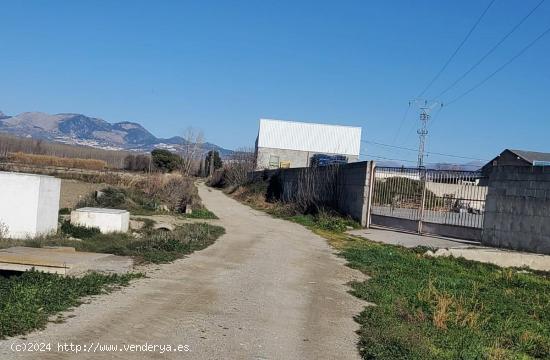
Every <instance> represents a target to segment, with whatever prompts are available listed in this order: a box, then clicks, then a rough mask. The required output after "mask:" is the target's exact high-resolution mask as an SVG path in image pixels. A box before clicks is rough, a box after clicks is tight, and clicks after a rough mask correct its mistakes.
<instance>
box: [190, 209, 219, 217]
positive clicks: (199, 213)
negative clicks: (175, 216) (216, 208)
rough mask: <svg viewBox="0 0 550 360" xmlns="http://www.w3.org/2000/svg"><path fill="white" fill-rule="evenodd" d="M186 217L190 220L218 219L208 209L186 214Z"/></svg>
mask: <svg viewBox="0 0 550 360" xmlns="http://www.w3.org/2000/svg"><path fill="white" fill-rule="evenodd" d="M185 217H186V218H189V219H218V217H217V216H216V214H214V213H213V212H212V211H210V210H208V209H206V208H200V209H196V210H193V212H192V213H190V214H185Z"/></svg>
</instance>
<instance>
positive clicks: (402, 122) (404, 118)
mask: <svg viewBox="0 0 550 360" xmlns="http://www.w3.org/2000/svg"><path fill="white" fill-rule="evenodd" d="M409 110H411V102H410V101H409V106H408V107H407V110H406V111H405V114H404V115H403V117H402V118H401V122H400V123H399V128H398V129H397V132H396V133H395V136H394V138H393V141H392V144H395V142H396V141H397V138H398V137H399V134H400V133H401V128H402V127H403V124H404V123H405V120H406V119H407V115H409Z"/></svg>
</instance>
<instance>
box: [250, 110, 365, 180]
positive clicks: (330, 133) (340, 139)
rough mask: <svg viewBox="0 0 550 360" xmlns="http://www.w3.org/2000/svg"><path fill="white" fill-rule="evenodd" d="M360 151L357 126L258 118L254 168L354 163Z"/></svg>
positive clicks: (359, 129)
mask: <svg viewBox="0 0 550 360" xmlns="http://www.w3.org/2000/svg"><path fill="white" fill-rule="evenodd" d="M360 148H361V128H360V127H354V126H342V125H327V124H315V123H305V122H297V121H284V120H273V119H260V127H259V131H258V138H257V139H256V168H257V169H258V170H261V169H276V168H289V167H293V168H294V167H309V166H312V165H313V164H316V163H319V161H318V159H319V158H322V159H337V160H338V162H355V161H358V160H359V153H360ZM329 161H330V160H329Z"/></svg>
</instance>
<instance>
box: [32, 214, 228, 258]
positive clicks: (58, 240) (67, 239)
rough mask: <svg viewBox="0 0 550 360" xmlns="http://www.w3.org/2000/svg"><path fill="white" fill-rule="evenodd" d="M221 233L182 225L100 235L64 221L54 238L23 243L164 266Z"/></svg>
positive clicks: (206, 227) (207, 227)
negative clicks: (121, 257) (172, 227)
mask: <svg viewBox="0 0 550 360" xmlns="http://www.w3.org/2000/svg"><path fill="white" fill-rule="evenodd" d="M224 233H225V230H224V228H223V227H220V226H214V225H210V224H204V223H195V224H183V225H181V226H178V227H177V228H176V229H174V231H162V230H153V229H151V228H150V227H149V226H146V227H144V229H143V230H142V231H140V232H138V233H137V234H131V233H111V234H102V233H100V232H99V230H98V229H94V228H85V227H81V226H74V225H71V224H69V223H68V222H65V223H63V225H62V226H61V232H60V233H59V234H58V235H56V236H50V237H44V238H37V239H34V240H27V241H26V242H25V245H26V246H35V247H43V246H71V247H74V248H75V249H76V250H77V251H89V252H98V253H107V254H115V255H121V256H132V257H134V258H135V259H136V261H137V262H138V263H143V262H146V263H147V262H150V263H167V262H171V261H174V260H176V259H179V258H182V257H183V256H185V255H187V254H191V253H192V252H194V251H196V250H201V249H204V248H206V247H208V246H209V245H211V244H213V243H214V241H216V239H217V238H218V237H220V236H221V235H223V234H224ZM73 237H74V238H78V240H76V239H74V238H73Z"/></svg>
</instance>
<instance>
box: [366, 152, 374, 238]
mask: <svg viewBox="0 0 550 360" xmlns="http://www.w3.org/2000/svg"><path fill="white" fill-rule="evenodd" d="M375 171H376V163H375V162H374V161H371V162H370V163H369V166H368V170H367V175H368V179H367V187H368V188H367V198H366V199H365V201H366V203H367V211H366V221H365V228H367V229H368V228H370V221H371V220H370V213H371V210H372V196H373V194H374V176H375V175H374V172H375Z"/></svg>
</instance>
